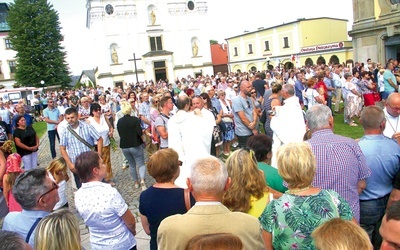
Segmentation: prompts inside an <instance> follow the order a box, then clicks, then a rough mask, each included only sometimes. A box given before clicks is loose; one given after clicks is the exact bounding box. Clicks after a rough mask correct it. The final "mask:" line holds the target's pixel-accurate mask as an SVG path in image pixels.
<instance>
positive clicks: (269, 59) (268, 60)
mask: <svg viewBox="0 0 400 250" xmlns="http://www.w3.org/2000/svg"><path fill="white" fill-rule="evenodd" d="M270 61H271V58H270V57H269V56H267V70H269V62H270Z"/></svg>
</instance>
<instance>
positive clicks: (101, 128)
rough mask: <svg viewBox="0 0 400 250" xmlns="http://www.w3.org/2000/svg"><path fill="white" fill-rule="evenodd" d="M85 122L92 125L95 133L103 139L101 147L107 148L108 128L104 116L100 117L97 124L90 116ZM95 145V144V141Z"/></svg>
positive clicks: (108, 142) (108, 140)
mask: <svg viewBox="0 0 400 250" xmlns="http://www.w3.org/2000/svg"><path fill="white" fill-rule="evenodd" d="M87 122H88V123H89V124H90V125H92V126H93V127H94V128H95V129H96V131H97V133H99V135H100V136H101V137H102V138H103V146H104V147H107V146H108V145H110V137H109V136H108V132H109V131H110V128H109V127H108V124H107V122H106V119H105V118H104V115H101V116H100V123H97V122H96V121H95V120H94V118H93V117H92V116H90V117H89V118H88V119H87ZM95 144H97V141H96V142H95Z"/></svg>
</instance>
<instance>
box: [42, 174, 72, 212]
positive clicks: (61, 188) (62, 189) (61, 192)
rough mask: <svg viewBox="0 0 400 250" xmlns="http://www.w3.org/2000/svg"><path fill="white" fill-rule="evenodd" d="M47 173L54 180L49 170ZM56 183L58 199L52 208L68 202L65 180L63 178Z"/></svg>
mask: <svg viewBox="0 0 400 250" xmlns="http://www.w3.org/2000/svg"><path fill="white" fill-rule="evenodd" d="M47 173H48V174H49V176H50V179H52V180H53V181H55V179H54V177H53V175H52V174H51V173H50V172H49V171H47ZM57 185H58V189H57V192H58V197H60V200H59V201H58V202H57V204H56V205H55V206H54V208H53V210H57V209H59V208H61V207H62V206H64V205H65V204H67V202H68V199H67V192H66V190H67V182H66V181H65V180H62V181H61V182H60V183H58V184H57Z"/></svg>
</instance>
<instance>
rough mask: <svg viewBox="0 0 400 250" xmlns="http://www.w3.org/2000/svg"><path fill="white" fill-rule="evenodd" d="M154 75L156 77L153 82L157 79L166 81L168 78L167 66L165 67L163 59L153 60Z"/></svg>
mask: <svg viewBox="0 0 400 250" xmlns="http://www.w3.org/2000/svg"><path fill="white" fill-rule="evenodd" d="M153 65H154V76H155V78H156V81H155V82H158V81H159V80H163V81H166V79H168V76H167V67H165V61H158V62H154V63H153Z"/></svg>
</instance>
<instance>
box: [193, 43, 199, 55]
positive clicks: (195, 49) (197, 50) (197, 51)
mask: <svg viewBox="0 0 400 250" xmlns="http://www.w3.org/2000/svg"><path fill="white" fill-rule="evenodd" d="M192 53H193V57H196V56H197V54H198V53H199V46H197V43H196V42H193V45H192Z"/></svg>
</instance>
